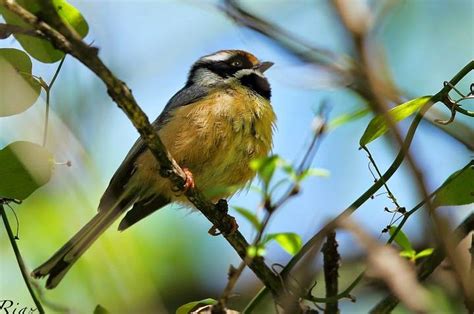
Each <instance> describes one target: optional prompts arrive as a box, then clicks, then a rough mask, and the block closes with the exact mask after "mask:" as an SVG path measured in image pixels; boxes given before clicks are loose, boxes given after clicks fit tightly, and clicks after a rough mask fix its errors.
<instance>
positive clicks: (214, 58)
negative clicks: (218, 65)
mask: <svg viewBox="0 0 474 314" xmlns="http://www.w3.org/2000/svg"><path fill="white" fill-rule="evenodd" d="M230 57H232V54H231V53H229V52H227V51H220V52H217V53H215V54H212V55H209V56H205V57H202V58H201V60H202V61H211V62H219V61H226V60H229V58H230Z"/></svg>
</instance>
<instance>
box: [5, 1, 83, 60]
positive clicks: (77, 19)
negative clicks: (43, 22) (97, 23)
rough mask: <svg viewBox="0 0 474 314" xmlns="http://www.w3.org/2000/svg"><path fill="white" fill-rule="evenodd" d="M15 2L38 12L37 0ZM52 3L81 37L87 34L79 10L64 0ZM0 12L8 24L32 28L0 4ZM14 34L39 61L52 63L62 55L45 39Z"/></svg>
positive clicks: (35, 12) (33, 11) (34, 12)
mask: <svg viewBox="0 0 474 314" xmlns="http://www.w3.org/2000/svg"><path fill="white" fill-rule="evenodd" d="M17 2H18V4H19V5H21V6H22V7H24V8H25V9H27V10H28V11H30V12H31V13H33V14H35V15H36V14H38V15H39V14H40V6H39V3H38V1H37V0H18V1H17ZM53 5H54V7H55V8H56V11H57V12H58V14H59V16H60V17H61V18H62V20H63V21H64V22H65V23H67V24H69V25H71V26H72V28H74V29H75V30H76V32H77V33H78V34H79V35H80V36H81V37H82V38H84V37H85V36H86V35H87V33H88V31H89V26H88V25H87V22H86V20H85V19H84V17H83V16H82V15H81V12H79V10H77V9H76V8H75V7H74V6H72V5H70V4H69V3H68V2H67V1H65V0H53ZM0 13H1V14H2V15H3V17H4V18H5V21H6V22H7V23H8V24H12V25H17V26H20V27H22V28H24V29H25V30H31V29H32V27H31V26H29V25H28V24H26V23H25V22H23V20H22V19H20V18H19V17H18V16H16V15H15V14H13V13H11V12H10V11H8V10H7V9H5V8H4V7H2V6H0ZM40 18H44V17H40ZM14 36H15V38H16V39H17V40H18V42H19V43H20V45H21V46H22V47H23V48H24V49H25V50H26V52H28V53H29V54H30V55H31V56H32V57H33V58H35V59H37V60H39V61H41V62H44V63H54V62H57V61H59V60H61V58H62V57H63V56H64V53H63V52H61V51H59V50H57V49H55V48H54V47H53V45H52V44H50V43H49V41H47V40H44V39H41V38H37V37H33V36H29V35H25V34H14Z"/></svg>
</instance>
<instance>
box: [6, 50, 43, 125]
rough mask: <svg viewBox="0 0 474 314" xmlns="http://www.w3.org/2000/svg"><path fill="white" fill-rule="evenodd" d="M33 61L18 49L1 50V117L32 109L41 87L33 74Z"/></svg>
mask: <svg viewBox="0 0 474 314" xmlns="http://www.w3.org/2000/svg"><path fill="white" fill-rule="evenodd" d="M31 68H32V65H31V60H30V57H28V55H27V54H26V53H24V52H23V51H21V50H18V49H11V48H3V49H0V117H5V116H11V115H14V114H18V113H20V112H23V111H25V110H26V109H28V108H29V107H31V106H32V105H33V104H34V103H35V102H36V100H37V99H38V96H39V94H40V92H41V85H40V83H39V82H38V80H36V79H35V78H34V77H33V76H32V74H31Z"/></svg>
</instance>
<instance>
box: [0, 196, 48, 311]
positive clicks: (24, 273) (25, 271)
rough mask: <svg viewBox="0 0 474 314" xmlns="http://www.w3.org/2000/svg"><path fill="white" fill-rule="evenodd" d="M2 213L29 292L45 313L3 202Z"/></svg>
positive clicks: (0, 207) (0, 206)
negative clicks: (32, 285) (31, 281)
mask: <svg viewBox="0 0 474 314" xmlns="http://www.w3.org/2000/svg"><path fill="white" fill-rule="evenodd" d="M0 201H1V200H0ZM0 215H1V216H2V220H3V224H4V225H5V229H6V230H7V234H8V239H10V244H11V246H12V249H13V252H14V253H15V258H16V261H17V263H18V267H19V268H20V272H21V276H22V277H23V281H24V282H25V285H26V287H27V288H28V292H29V293H30V295H31V298H32V299H33V302H34V303H35V305H36V308H37V309H38V312H39V313H40V314H44V309H43V306H42V305H41V302H40V301H39V300H38V298H37V297H36V294H35V293H34V291H33V288H32V287H31V283H30V276H29V272H28V270H27V269H26V265H25V262H24V261H23V258H22V257H21V253H20V250H19V249H18V246H17V245H16V241H15V236H14V235H13V231H12V228H11V227H10V223H9V222H8V217H7V214H6V213H5V208H4V207H3V204H1V203H0Z"/></svg>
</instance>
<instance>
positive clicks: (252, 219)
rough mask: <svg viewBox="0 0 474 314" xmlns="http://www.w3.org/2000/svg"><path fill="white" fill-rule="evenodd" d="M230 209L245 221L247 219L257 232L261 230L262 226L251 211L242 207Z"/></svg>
mask: <svg viewBox="0 0 474 314" xmlns="http://www.w3.org/2000/svg"><path fill="white" fill-rule="evenodd" d="M232 207H233V208H234V209H235V210H236V211H237V212H238V213H239V214H241V215H242V216H243V217H244V218H245V219H247V220H248V221H249V222H250V223H251V224H252V225H253V227H254V228H255V229H256V230H257V231H259V230H261V229H262V224H261V223H260V221H259V220H258V217H257V215H256V214H254V213H252V212H251V211H249V210H248V209H246V208H243V207H238V206H232Z"/></svg>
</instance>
